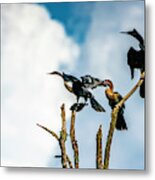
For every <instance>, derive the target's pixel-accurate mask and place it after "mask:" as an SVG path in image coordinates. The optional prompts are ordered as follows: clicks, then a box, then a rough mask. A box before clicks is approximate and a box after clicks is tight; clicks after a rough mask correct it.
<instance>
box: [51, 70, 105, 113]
mask: <svg viewBox="0 0 155 180" xmlns="http://www.w3.org/2000/svg"><path fill="white" fill-rule="evenodd" d="M48 74H50V75H58V76H60V77H61V78H62V79H63V81H64V86H65V87H66V89H67V90H68V91H69V92H70V93H73V94H74V95H75V96H76V99H77V102H76V103H74V104H73V105H72V106H71V107H70V110H72V111H76V112H79V111H81V110H82V109H83V108H84V107H85V106H86V105H88V103H87V101H88V99H89V100H90V104H91V107H92V108H93V109H94V110H95V111H97V112H105V109H104V108H103V107H102V106H101V105H100V104H99V103H98V102H97V100H96V99H95V97H94V96H93V95H92V93H91V92H90V91H89V90H88V88H86V87H85V85H84V83H83V82H82V80H80V79H78V78H76V77H75V76H72V75H69V74H66V73H64V72H63V73H60V72H58V71H53V72H50V73H48ZM68 83H71V85H69V84H68ZM80 98H83V99H84V103H79V99H80Z"/></svg>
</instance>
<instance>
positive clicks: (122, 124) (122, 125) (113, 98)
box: [102, 79, 128, 130]
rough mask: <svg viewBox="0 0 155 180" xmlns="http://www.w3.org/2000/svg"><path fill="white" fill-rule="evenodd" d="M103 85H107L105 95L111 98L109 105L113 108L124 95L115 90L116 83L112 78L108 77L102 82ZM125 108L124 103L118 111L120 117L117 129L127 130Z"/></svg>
mask: <svg viewBox="0 0 155 180" xmlns="http://www.w3.org/2000/svg"><path fill="white" fill-rule="evenodd" d="M102 85H103V86H104V87H107V88H106V90H105V95H106V97H107V99H108V100H109V105H110V107H111V109H113V108H114V107H115V106H116V104H118V103H119V102H120V101H121V100H122V96H121V95H120V94H119V93H118V92H115V91H114V85H113V83H112V81H111V80H109V79H106V80H104V81H103V82H102ZM124 109H125V105H123V106H122V107H121V108H120V109H119V112H118V117H117V121H116V129H117V130H127V129H128V128H127V125H126V122H125V119H124Z"/></svg>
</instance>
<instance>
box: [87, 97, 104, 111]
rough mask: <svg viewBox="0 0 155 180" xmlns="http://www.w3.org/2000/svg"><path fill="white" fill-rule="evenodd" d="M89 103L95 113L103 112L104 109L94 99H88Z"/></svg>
mask: <svg viewBox="0 0 155 180" xmlns="http://www.w3.org/2000/svg"><path fill="white" fill-rule="evenodd" d="M90 103H91V106H92V108H93V109H95V111H97V112H105V109H104V108H103V107H102V106H101V105H100V104H99V103H98V102H97V101H96V99H95V98H94V97H91V98H90Z"/></svg>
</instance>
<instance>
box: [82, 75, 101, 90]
mask: <svg viewBox="0 0 155 180" xmlns="http://www.w3.org/2000/svg"><path fill="white" fill-rule="evenodd" d="M81 79H82V83H83V86H84V87H85V88H88V89H89V88H90V89H94V88H96V87H97V86H99V85H100V83H101V82H102V80H100V79H98V78H95V77H92V76H91V75H85V76H81Z"/></svg>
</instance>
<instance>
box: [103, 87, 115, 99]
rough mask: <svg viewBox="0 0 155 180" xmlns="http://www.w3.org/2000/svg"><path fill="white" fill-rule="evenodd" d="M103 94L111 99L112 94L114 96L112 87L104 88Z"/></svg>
mask: <svg viewBox="0 0 155 180" xmlns="http://www.w3.org/2000/svg"><path fill="white" fill-rule="evenodd" d="M105 94H106V96H107V98H108V99H113V96H114V92H113V89H112V88H110V87H109V88H107V89H106V90H105Z"/></svg>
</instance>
